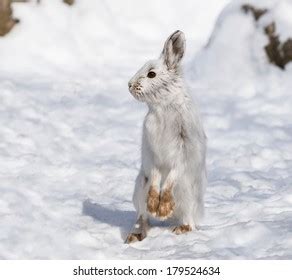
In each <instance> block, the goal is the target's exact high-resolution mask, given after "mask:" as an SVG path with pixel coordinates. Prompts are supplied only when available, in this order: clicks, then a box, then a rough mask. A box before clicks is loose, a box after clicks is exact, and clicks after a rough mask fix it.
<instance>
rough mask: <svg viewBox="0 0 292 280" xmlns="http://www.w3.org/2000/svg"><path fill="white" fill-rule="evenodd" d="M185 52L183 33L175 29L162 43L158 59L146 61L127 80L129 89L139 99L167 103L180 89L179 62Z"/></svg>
mask: <svg viewBox="0 0 292 280" xmlns="http://www.w3.org/2000/svg"><path fill="white" fill-rule="evenodd" d="M184 52H185V36H184V33H183V32H181V31H179V30H177V31H176V32H174V33H173V34H171V35H170V36H169V37H168V39H167V40H166V42H165V44H164V48H163V51H162V53H161V55H160V57H159V59H156V60H151V61H148V62H147V63H146V64H145V65H144V66H143V67H142V68H141V69H140V70H139V71H138V72H137V73H136V74H135V76H134V77H133V78H132V79H131V80H130V81H129V91H130V92H131V94H132V95H133V96H134V97H135V98H136V99H137V100H139V101H142V102H147V103H150V104H151V103H164V102H166V103H168V102H170V101H171V100H173V99H174V98H176V96H177V95H178V94H180V91H179V90H178V88H179V87H180V86H181V74H180V63H181V59H182V58H183V55H184Z"/></svg>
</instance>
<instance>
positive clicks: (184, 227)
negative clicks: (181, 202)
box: [172, 225, 192, 235]
mask: <svg viewBox="0 0 292 280" xmlns="http://www.w3.org/2000/svg"><path fill="white" fill-rule="evenodd" d="M189 231H192V227H191V226H190V225H181V226H178V227H175V228H174V229H173V231H172V232H173V233H175V234H177V235H179V234H183V233H186V232H189Z"/></svg>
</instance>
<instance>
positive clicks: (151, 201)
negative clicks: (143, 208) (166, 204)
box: [147, 186, 159, 217]
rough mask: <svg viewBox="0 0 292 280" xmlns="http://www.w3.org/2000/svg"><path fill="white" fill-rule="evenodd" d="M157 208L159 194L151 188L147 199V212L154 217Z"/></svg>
mask: <svg viewBox="0 0 292 280" xmlns="http://www.w3.org/2000/svg"><path fill="white" fill-rule="evenodd" d="M158 206H159V192H158V190H157V189H156V188H155V187H153V186H151V187H150V189H149V192H148V197H147V211H148V212H149V213H150V214H151V215H152V216H154V217H155V216H156V212H157V209H158Z"/></svg>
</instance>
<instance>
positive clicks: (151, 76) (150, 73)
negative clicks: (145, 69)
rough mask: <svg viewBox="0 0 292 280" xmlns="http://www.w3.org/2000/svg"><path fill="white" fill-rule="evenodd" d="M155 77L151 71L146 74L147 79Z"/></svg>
mask: <svg viewBox="0 0 292 280" xmlns="http://www.w3.org/2000/svg"><path fill="white" fill-rule="evenodd" d="M155 76H156V73H155V72H153V71H150V72H149V73H148V75H147V77H148V78H151V79H152V78H154V77H155Z"/></svg>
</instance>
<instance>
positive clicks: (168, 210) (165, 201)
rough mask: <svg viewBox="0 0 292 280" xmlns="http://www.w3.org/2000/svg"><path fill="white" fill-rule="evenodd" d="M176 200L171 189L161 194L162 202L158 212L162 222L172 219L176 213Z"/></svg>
mask: <svg viewBox="0 0 292 280" xmlns="http://www.w3.org/2000/svg"><path fill="white" fill-rule="evenodd" d="M174 206H175V203H174V199H173V195H172V190H171V188H168V189H166V190H164V191H162V193H161V197H160V202H159V206H158V210H157V216H158V217H159V219H160V220H166V219H168V218H170V217H171V216H172V214H173V211H174Z"/></svg>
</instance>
